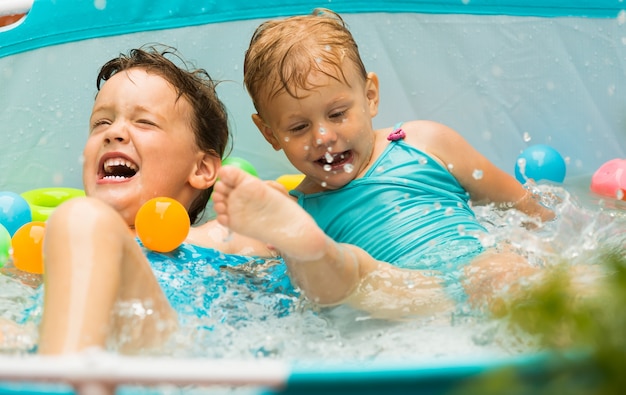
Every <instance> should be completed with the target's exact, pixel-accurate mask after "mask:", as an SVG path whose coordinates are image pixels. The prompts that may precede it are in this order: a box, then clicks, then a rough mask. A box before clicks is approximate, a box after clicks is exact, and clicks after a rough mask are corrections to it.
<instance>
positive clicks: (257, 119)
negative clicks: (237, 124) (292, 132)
mask: <svg viewBox="0 0 626 395" xmlns="http://www.w3.org/2000/svg"><path fill="white" fill-rule="evenodd" d="M252 122H254V124H255V125H256V127H257V128H258V129H259V131H261V134H263V137H265V140H267V142H268V143H270V145H271V146H272V148H274V149H275V150H276V151H280V149H281V147H280V144H278V139H277V138H276V137H275V136H274V133H272V129H270V127H269V126H267V125H266V124H265V122H264V121H263V119H261V116H260V115H259V114H252Z"/></svg>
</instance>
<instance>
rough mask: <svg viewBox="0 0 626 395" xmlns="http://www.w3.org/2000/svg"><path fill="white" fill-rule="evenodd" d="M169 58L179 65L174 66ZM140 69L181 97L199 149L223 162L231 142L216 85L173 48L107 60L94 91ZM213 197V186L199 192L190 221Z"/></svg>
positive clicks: (147, 49) (154, 48) (155, 47)
mask: <svg viewBox="0 0 626 395" xmlns="http://www.w3.org/2000/svg"><path fill="white" fill-rule="evenodd" d="M168 57H173V58H174V59H175V60H177V61H179V62H180V63H181V66H180V67H179V66H177V65H176V64H175V63H174V62H173V61H172V60H170V59H169V58H168ZM131 68H140V69H143V70H145V71H146V72H148V73H152V74H156V75H158V76H160V77H163V78H164V79H165V80H166V81H167V82H169V83H170V84H172V86H173V87H174V88H175V89H176V91H177V92H178V98H180V97H184V98H185V99H187V101H189V103H190V104H191V107H192V108H193V117H192V120H191V123H192V124H191V128H192V130H193V132H194V135H195V141H196V144H197V145H198V147H199V148H200V149H201V150H202V151H204V152H206V153H208V154H210V155H215V156H216V157H218V158H220V159H221V158H223V157H224V154H225V153H226V149H227V147H228V144H229V141H230V137H231V135H230V129H229V128H228V115H227V112H226V107H225V106H224V104H223V103H222V102H221V100H220V99H219V98H218V97H217V92H216V90H215V88H216V86H217V84H218V82H216V81H214V80H213V79H212V78H211V76H210V75H209V74H208V73H207V72H206V70H204V69H194V68H193V67H190V66H189V65H188V64H187V63H186V62H185V61H184V60H183V59H182V57H181V56H180V55H179V54H178V53H177V51H176V49H175V48H172V47H169V46H163V45H152V46H146V47H142V48H138V49H132V50H130V51H129V52H128V54H120V55H119V56H118V57H117V58H114V59H111V60H109V61H108V62H107V63H106V64H105V65H104V66H102V68H101V69H100V73H99V74H98V78H97V80H96V87H97V88H98V91H100V86H101V85H103V83H104V82H105V81H107V80H108V79H110V78H111V77H113V76H114V75H115V74H117V73H119V72H120V71H124V70H128V69H131ZM212 193H213V186H211V187H210V188H208V189H205V190H204V191H202V192H201V194H200V196H198V197H197V198H196V199H195V200H194V201H193V202H192V203H191V206H190V207H189V218H190V219H191V223H192V224H193V223H195V222H196V221H197V220H198V219H199V218H200V217H201V216H202V213H203V211H204V209H205V208H206V205H207V203H208V201H209V198H210V197H211V194H212Z"/></svg>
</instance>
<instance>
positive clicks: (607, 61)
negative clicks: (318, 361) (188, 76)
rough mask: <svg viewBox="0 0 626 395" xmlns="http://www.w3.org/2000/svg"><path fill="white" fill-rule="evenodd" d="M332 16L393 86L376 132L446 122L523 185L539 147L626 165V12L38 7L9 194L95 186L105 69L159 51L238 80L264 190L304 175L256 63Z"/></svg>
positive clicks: (530, 5) (242, 121)
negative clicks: (277, 37) (96, 129)
mask: <svg viewBox="0 0 626 395" xmlns="http://www.w3.org/2000/svg"><path fill="white" fill-rule="evenodd" d="M494 4H495V5H494ZM316 6H326V7H330V8H332V9H334V10H336V11H338V12H340V13H342V15H343V16H344V17H345V19H346V21H347V22H348V24H349V26H350V28H351V30H352V31H353V33H354V35H355V37H356V40H357V42H358V43H359V46H360V50H361V53H362V55H363V58H364V62H365V65H366V67H367V68H368V70H370V71H376V72H377V73H378V74H379V78H380V83H381V100H382V102H381V105H380V115H378V117H377V118H376V119H375V125H376V126H388V125H392V124H394V123H396V122H398V121H402V120H410V119H418V118H419V119H432V120H437V121H440V122H443V123H445V124H448V125H450V126H452V127H453V128H455V129H456V130H457V131H459V132H460V133H461V134H462V135H463V136H465V137H466V139H468V140H469V141H470V142H471V143H472V144H473V145H474V146H475V147H476V148H477V149H479V150H480V151H481V152H483V153H484V154H485V155H486V156H487V157H488V158H489V159H491V160H492V161H493V162H494V163H496V164H497V165H498V166H500V167H501V168H503V169H504V170H506V171H508V172H510V173H511V174H513V171H514V164H515V160H516V157H517V155H518V154H519V153H520V151H521V150H523V149H524V148H525V147H527V146H529V145H532V144H539V143H542V144H549V145H551V146H552V147H554V148H556V149H557V150H558V151H559V152H561V154H562V155H563V156H564V157H565V158H566V160H567V172H568V177H576V176H586V175H589V174H591V173H593V172H594V171H595V170H596V169H597V168H598V167H599V166H600V165H601V164H602V163H604V162H606V161H608V160H610V159H613V158H618V157H621V158H624V157H626V12H625V11H624V10H623V9H624V8H626V3H625V2H624V1H623V0H569V1H566V0H501V1H488V0H482V1H481V0H445V1H436V0H430V1H426V0H412V1H411V0H404V1H376V2H371V1H366V0H362V1H348V0H333V1H319V2H312V1H288V2H287V1H277V0H257V1H248V0H228V1H226V0H225V1H210V0H204V1H200V0H171V1H167V2H165V1H164V2H155V1H152V0H135V1H127V0H94V1H81V2H75V1H70V0H56V1H52V0H50V1H44V0H35V1H34V3H33V7H32V10H31V11H30V12H29V14H28V16H27V17H26V18H25V19H24V20H23V21H22V22H21V23H19V24H17V25H16V26H10V27H5V28H0V144H1V145H0V146H1V151H0V152H1V155H0V190H11V191H15V192H23V191H26V190H28V189H32V188H40V187H48V186H65V187H78V188H80V187H82V185H81V149H82V146H83V143H84V142H85V139H86V136H87V130H88V118H89V113H90V109H91V105H92V103H93V99H94V95H95V93H96V87H95V77H96V74H97V71H98V69H99V67H100V66H101V65H102V64H103V63H104V62H105V61H107V60H108V59H110V58H112V57H114V56H117V55H118V54H119V53H120V52H126V51H127V50H128V49H130V48H134V47H138V46H141V45H144V44H146V43H156V42H158V43H164V44H168V45H171V46H174V47H176V48H178V49H179V50H180V51H181V53H182V54H183V55H184V57H185V58H186V59H188V60H190V61H192V62H194V63H195V64H196V65H197V66H200V67H203V68H206V69H207V70H208V71H209V72H210V73H211V74H212V75H213V77H214V78H216V79H219V80H223V81H224V82H223V83H222V84H221V85H220V87H219V93H220V95H221V97H222V98H223V100H224V102H225V103H226V105H227V107H228V109H229V111H230V115H231V125H232V128H233V132H234V136H235V140H234V146H233V152H232V155H234V156H239V157H242V158H245V159H247V160H249V161H250V162H251V163H252V164H253V165H254V166H255V167H256V169H257V171H258V172H259V175H260V176H261V177H262V178H266V179H272V178H276V177H278V176H280V175H282V174H288V173H293V172H294V171H295V170H294V169H293V168H292V167H291V166H290V165H289V163H288V162H287V160H286V159H285V158H284V157H283V155H282V154H281V153H276V152H274V151H273V150H272V149H271V147H270V146H269V145H268V144H267V143H265V141H264V140H263V139H262V137H261V135H260V134H259V133H258V131H257V130H256V128H255V127H254V125H253V123H252V121H251V119H250V114H252V113H253V111H254V110H253V107H252V104H251V102H250V100H249V98H248V95H247V93H246V92H245V89H244V87H243V83H242V80H243V77H242V63H243V54H244V51H245V49H246V47H247V44H248V41H249V38H250V36H251V34H252V32H253V30H254V28H255V27H256V26H257V25H258V23H259V22H261V21H262V20H265V19H267V18H270V17H275V16H283V15H290V14H296V13H307V12H310V11H311V9H312V8H314V7H316ZM18 359H19V358H18ZM18 359H15V360H13V361H17V360H18ZM26 363H30V360H29V358H26ZM12 365H13V363H12V359H11V358H1V359H0V377H3V379H4V380H8V379H11V380H27V379H28V373H29V372H26V374H25V375H13V376H10V375H8V374H7V372H8V371H9V369H8V367H10V366H12ZM500 365H502V366H505V365H507V363H506V362H502V363H500V362H485V361H461V362H459V363H458V364H457V365H456V366H455V365H453V364H450V365H447V366H441V365H432V366H423V365H420V366H417V365H415V366H406V365H402V364H397V365H394V364H391V365H387V366H383V365H374V366H373V367H368V368H366V367H364V366H362V365H361V364H358V363H356V364H354V365H350V364H347V365H342V366H340V367H337V366H335V367H327V366H323V365H320V366H318V367H317V368H315V369H312V368H311V367H310V366H309V367H306V366H305V367H302V366H287V369H286V371H287V373H285V377H284V381H281V383H282V384H281V385H278V386H271V387H272V389H271V390H270V391H276V392H281V391H284V392H285V393H299V394H303V393H309V392H316V391H318V392H324V393H331V392H325V391H334V393H340V392H341V393H342V394H345V393H350V392H353V393H380V391H379V389H380V388H381V385H383V386H384V388H385V389H386V391H385V393H392V392H394V391H395V392H398V393H406V392H412V391H416V392H419V393H433V394H434V393H443V392H445V391H448V390H450V389H451V388H452V387H453V386H455V385H457V384H458V383H460V382H462V381H463V380H465V379H467V377H469V376H473V375H475V374H478V373H480V372H484V371H485V370H490V369H494V366H500ZM30 366H31V367H34V366H39V365H37V364H36V362H33V364H32V365H30ZM511 366H518V365H516V364H515V363H513V364H512V365H511ZM524 366H538V365H536V364H534V363H530V364H527V365H524ZM24 369H28V365H24ZM281 369H282V368H281ZM207 370H208V368H207ZM3 372H4V374H3ZM281 372H283V370H281ZM542 372H543V373H542V374H545V372H547V373H548V374H549V373H550V371H549V370H545V371H544V370H542ZM30 373H32V372H30ZM44 373H45V368H44ZM61 375H62V374H61ZM44 376H45V374H44ZM533 377H536V376H533ZM544 378H545V377H544ZM3 379H0V380H3ZM33 379H34V376H33ZM44 381H45V380H44ZM381 383H382V384H381ZM16 388H17V389H16ZM13 390H15V392H11V391H13ZM387 390H388V391H387ZM28 391H30V392H31V393H41V392H43V393H56V392H55V391H56V390H55V389H54V388H51V387H47V388H43V389H40V388H39V387H36V386H35V385H34V384H33V385H30V386H29V385H28V384H23V385H22V384H17V385H14V384H9V383H4V384H1V385H0V393H28ZM64 391H66V392H67V391H68V390H67V389H60V390H58V391H57V392H58V393H65V392H64ZM307 391H308V392H307ZM70 392H71V390H70Z"/></svg>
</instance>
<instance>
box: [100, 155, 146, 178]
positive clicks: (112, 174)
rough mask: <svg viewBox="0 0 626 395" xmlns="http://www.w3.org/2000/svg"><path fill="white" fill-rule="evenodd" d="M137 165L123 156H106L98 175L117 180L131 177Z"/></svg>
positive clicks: (135, 171) (135, 172)
mask: <svg viewBox="0 0 626 395" xmlns="http://www.w3.org/2000/svg"><path fill="white" fill-rule="evenodd" d="M138 170H139V166H137V165H136V164H135V163H133V162H131V161H130V160H128V159H125V158H108V159H106V160H105V161H104V162H103V163H102V168H101V169H100V174H99V175H100V177H99V178H101V179H104V180H114V179H116V180H119V179H127V178H131V177H133V176H134V175H135V174H137V171H138Z"/></svg>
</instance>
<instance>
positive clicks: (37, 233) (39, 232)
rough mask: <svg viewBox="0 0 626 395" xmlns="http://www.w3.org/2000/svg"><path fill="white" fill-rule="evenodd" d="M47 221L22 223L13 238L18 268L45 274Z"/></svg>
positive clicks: (14, 255)
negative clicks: (44, 239)
mask: <svg viewBox="0 0 626 395" xmlns="http://www.w3.org/2000/svg"><path fill="white" fill-rule="evenodd" d="M45 233H46V223H45V222H42V221H33V222H28V223H26V224H24V225H22V226H21V227H20V228H19V229H18V230H17V231H15V234H14V235H13V238H12V239H11V246H12V248H13V264H14V265H15V267H16V268H18V269H20V270H22V271H25V272H29V273H35V274H43V238H44V235H45Z"/></svg>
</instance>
